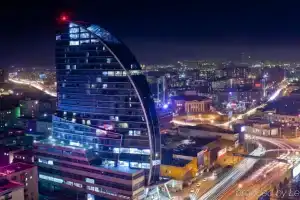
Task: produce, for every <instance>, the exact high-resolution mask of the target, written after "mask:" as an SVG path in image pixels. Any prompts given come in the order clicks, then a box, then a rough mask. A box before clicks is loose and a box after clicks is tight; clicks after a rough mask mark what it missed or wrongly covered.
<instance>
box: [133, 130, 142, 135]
mask: <svg viewBox="0 0 300 200" xmlns="http://www.w3.org/2000/svg"><path fill="white" fill-rule="evenodd" d="M133 135H134V136H140V135H141V131H139V130H135V131H133Z"/></svg>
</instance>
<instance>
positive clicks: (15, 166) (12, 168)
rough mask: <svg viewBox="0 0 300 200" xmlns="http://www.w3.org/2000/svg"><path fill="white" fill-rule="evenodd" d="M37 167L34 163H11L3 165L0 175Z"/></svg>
mask: <svg viewBox="0 0 300 200" xmlns="http://www.w3.org/2000/svg"><path fill="white" fill-rule="evenodd" d="M33 167H35V166H34V165H30V164H26V163H21V162H18V163H12V164H10V165H7V166H5V167H1V168H0V175H2V176H6V175H9V174H12V173H15V172H20V171H24V170H27V169H31V168H33Z"/></svg>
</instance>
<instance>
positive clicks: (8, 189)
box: [0, 178, 24, 200]
mask: <svg viewBox="0 0 300 200" xmlns="http://www.w3.org/2000/svg"><path fill="white" fill-rule="evenodd" d="M8 199H9V200H24V186H23V185H22V184H19V183H16V182H13V181H9V180H7V179H5V178H1V179H0V200H8Z"/></svg>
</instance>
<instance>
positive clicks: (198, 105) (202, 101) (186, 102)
mask: <svg viewBox="0 0 300 200" xmlns="http://www.w3.org/2000/svg"><path fill="white" fill-rule="evenodd" d="M211 103H212V101H211V99H209V98H207V97H202V96H196V95H186V96H175V97H172V107H173V109H174V112H175V113H177V114H186V113H203V112H208V111H209V110H210V106H211Z"/></svg>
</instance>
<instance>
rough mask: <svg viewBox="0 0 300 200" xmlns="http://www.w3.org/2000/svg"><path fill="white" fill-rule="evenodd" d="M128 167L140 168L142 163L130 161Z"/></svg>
mask: <svg viewBox="0 0 300 200" xmlns="http://www.w3.org/2000/svg"><path fill="white" fill-rule="evenodd" d="M130 167H133V168H142V164H141V163H138V162H130Z"/></svg>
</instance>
